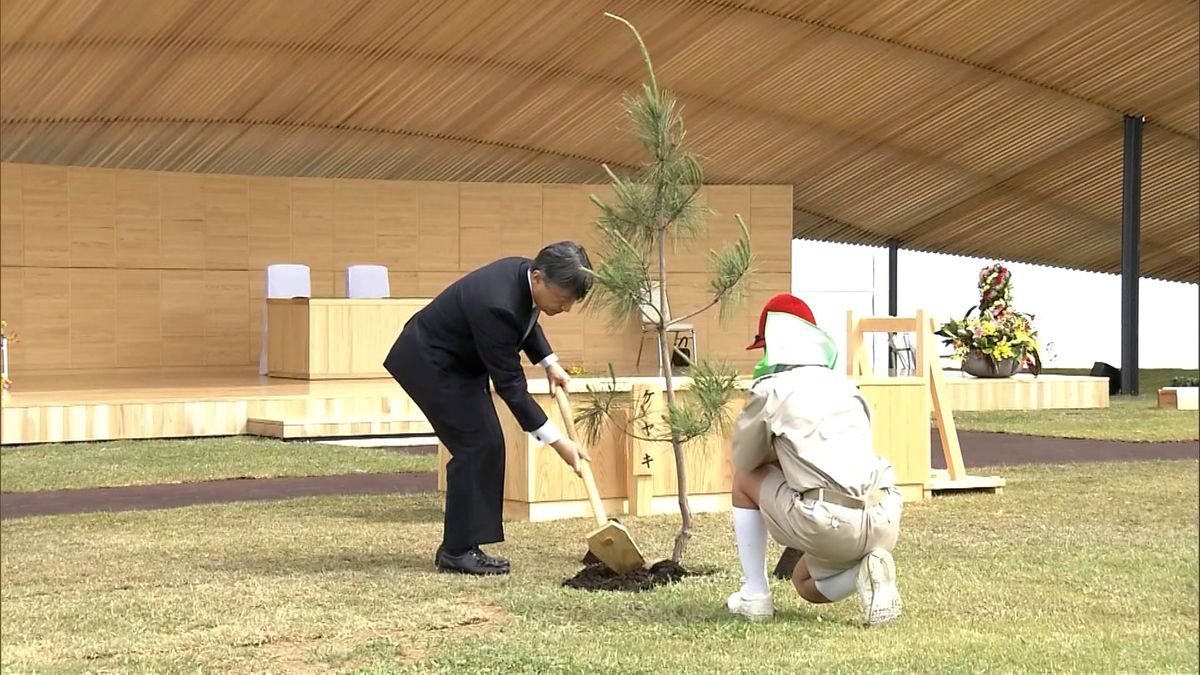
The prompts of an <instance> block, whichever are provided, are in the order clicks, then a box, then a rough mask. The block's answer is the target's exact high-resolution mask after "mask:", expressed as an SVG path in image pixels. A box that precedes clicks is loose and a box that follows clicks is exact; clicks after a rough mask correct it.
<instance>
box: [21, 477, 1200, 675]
mask: <svg viewBox="0 0 1200 675" xmlns="http://www.w3.org/2000/svg"><path fill="white" fill-rule="evenodd" d="M1197 469H1198V465H1197V462H1195V461H1179V462H1144V463H1131V464H1103V463H1088V464H1079V465H1072V466H1027V467H1005V468H1002V469H999V470H996V469H991V470H987V469H981V470H980V471H979V472H980V473H990V472H996V473H999V474H1000V475H1003V476H1005V478H1007V479H1008V486H1007V488H1006V490H1005V493H1004V494H1003V495H1002V496H991V495H969V494H963V495H955V496H948V497H939V498H935V499H934V500H932V501H931V502H928V503H925V504H914V505H908V506H907V507H906V510H905V514H904V524H903V531H902V534H901V540H900V544H899V546H898V548H897V551H896V558H897V564H898V567H899V571H900V575H901V584H902V586H901V590H902V592H903V594H904V599H905V611H906V614H905V617H904V619H903V620H902V622H901V623H900V624H898V625H896V626H893V627H888V628H883V629H863V628H860V627H858V626H857V624H856V621H857V620H858V618H859V608H858V603H857V600H855V599H850V600H846V601H843V602H841V603H837V604H834V605H827V606H820V607H815V606H810V605H807V604H806V603H804V602H803V601H801V600H799V599H798V598H797V597H796V596H795V594H794V592H792V591H790V590H789V588H788V587H787V586H785V585H784V584H783V583H782V582H776V581H773V590H774V592H775V597H776V610H777V616H776V620H775V621H773V622H769V623H764V624H753V625H752V624H747V623H744V622H743V621H741V620H736V619H734V618H732V617H729V616H727V615H726V612H725V609H724V602H725V596H726V595H727V594H728V593H729V592H731V591H732V590H734V589H735V588H736V587H737V586H738V584H739V577H740V572H739V568H738V563H737V553H736V550H735V548H734V543H733V538H732V531H731V526H730V518H729V514H728V513H724V514H707V515H700V516H698V518H697V525H696V539H695V541H694V544H693V546H692V548H691V550H690V551H689V557H688V559H687V560H686V562H687V563H688V564H689V565H690V566H694V567H697V568H708V569H709V570H710V571H711V573H710V574H708V575H707V576H701V577H695V578H690V579H687V580H685V581H684V582H682V583H681V584H678V585H675V586H671V587H663V588H660V589H657V590H655V591H652V592H649V593H645V594H636V595H627V594H592V593H587V592H583V591H574V590H568V589H564V588H562V587H561V586H560V583H561V581H562V580H563V579H564V578H566V577H568V576H570V575H572V574H574V573H575V572H576V571H577V570H578V564H577V560H578V557H579V556H580V555H581V554H582V553H583V549H584V544H583V535H584V533H585V532H586V531H587V530H588V527H589V525H588V521H586V520H583V519H577V520H571V521H565V522H553V523H538V524H533V523H514V524H511V525H509V527H508V538H509V541H508V542H507V543H505V544H503V545H500V546H496V547H494V549H493V550H494V552H496V553H499V554H501V555H507V556H509V557H511V559H512V560H513V565H514V567H513V574H512V575H511V576H510V577H507V578H490V579H477V578H468V577H458V576H445V575H438V574H436V573H434V572H433V571H432V570H431V563H430V559H431V555H432V552H433V547H434V545H435V544H436V542H437V540H438V538H439V536H440V530H441V520H440V512H439V511H438V508H437V501H436V498H435V497H434V496H433V495H419V496H405V497H355V498H313V499H300V500H293V501H289V502H279V503H270V504H235V505H220V506H203V507H192V508H186V509H179V510H172V511H158V512H130V513H118V514H94V515H82V516H80V515H75V516H51V517H40V518H27V519H19V520H9V521H4V522H3V523H0V535H2V537H3V561H2V574H0V597H2V600H3V607H4V611H3V613H2V618H0V623H2V628H0V647H2V650H0V651H2V657H0V659H2V662H3V663H2V666H3V669H4V670H5V671H13V672H15V671H20V672H30V671H54V672H83V671H85V670H86V671H97V670H108V671H112V670H119V671H122V672H131V671H153V672H185V671H186V672H197V671H203V672H246V671H258V672H262V671H266V670H273V671H275V672H280V671H285V672H297V671H313V670H325V669H336V670H339V671H346V670H355V669H361V670H364V671H369V672H383V673H387V672H446V673H467V672H488V673H504V672H623V673H624V672H628V673H661V672H666V673H674V672H680V673H684V672H748V671H753V672H792V671H795V670H797V669H800V670H804V671H806V672H880V671H902V672H913V671H922V672H927V671H929V672H946V671H954V672H977V671H981V670H1002V671H1013V670H1020V671H1031V672H1049V671H1076V672H1112V671H1124V672H1139V673H1145V672H1196V671H1197V669H1198V668H1200V659H1198V656H1197V649H1198V647H1200V645H1198V642H1197V628H1196V626H1197V616H1198V612H1200V605H1198V600H1197V593H1198V590H1197V574H1198V571H1200V569H1198V563H1197V560H1198V542H1197V538H1196V531H1197V525H1198V518H1197V509H1196V503H1197V499H1198V497H1200V495H1198V490H1197V478H1198V472H1197ZM624 522H625V523H626V524H627V525H628V526H629V527H630V530H631V531H632V532H633V534H634V536H635V537H636V539H637V540H638V541H639V543H641V545H642V547H643V549H645V550H647V551H648V552H649V553H650V554H651V555H654V554H662V553H665V552H667V551H668V550H669V544H670V539H671V535H672V533H673V530H674V527H675V524H676V520H675V519H674V518H672V517H669V516H664V517H656V518H628V519H625V521H624ZM770 554H771V556H772V560H771V562H772V563H773V562H774V556H777V555H778V548H777V547H775V546H774V545H772V549H771V552H770Z"/></svg>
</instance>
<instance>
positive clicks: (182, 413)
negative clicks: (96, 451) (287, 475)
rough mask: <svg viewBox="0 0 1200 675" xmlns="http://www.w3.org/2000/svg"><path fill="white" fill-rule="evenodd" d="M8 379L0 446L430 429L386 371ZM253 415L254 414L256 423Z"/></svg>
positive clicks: (216, 371) (215, 371)
mask: <svg viewBox="0 0 1200 675" xmlns="http://www.w3.org/2000/svg"><path fill="white" fill-rule="evenodd" d="M14 380H15V382H14V389H13V391H12V396H11V397H10V398H9V400H8V402H6V403H5V404H4V407H3V409H2V410H0V442H3V443H4V444H5V445H9V444H20V443H57V442H65V441H101V440H114V439H126V438H182V437H193V436H229V435H236V434H246V433H264V434H266V435H271V436H276V437H283V438H302V437H309V438H313V437H327V436H352V435H358V432H360V431H361V432H362V433H363V435H386V434H408V433H414V434H428V433H429V432H430V428H429V423H428V422H427V421H426V420H425V418H424V416H423V415H422V414H421V411H420V410H419V409H418V408H417V407H416V406H415V405H414V404H413V403H412V401H411V400H409V399H408V397H407V396H405V394H404V391H403V390H402V389H400V387H399V386H398V385H397V384H396V383H395V382H393V381H392V380H390V379H371V380H334V381H304V380H289V379H280V378H270V377H265V376H260V375H259V374H258V373H257V369H256V368H255V367H254V366H246V367H238V368H173V369H159V370H153V371H146V370H113V371H105V372H91V373H80V372H74V373H67V374H64V373H22V374H21V375H20V378H19V379H17V378H15V377H14ZM251 420H256V422H255V429H254V430H251V424H250V421H251ZM281 434H282V435H281Z"/></svg>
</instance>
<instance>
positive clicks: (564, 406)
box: [553, 387, 646, 574]
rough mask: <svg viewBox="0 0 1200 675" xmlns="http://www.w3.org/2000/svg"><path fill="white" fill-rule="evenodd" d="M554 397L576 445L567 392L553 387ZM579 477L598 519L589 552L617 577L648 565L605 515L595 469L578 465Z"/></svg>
mask: <svg viewBox="0 0 1200 675" xmlns="http://www.w3.org/2000/svg"><path fill="white" fill-rule="evenodd" d="M553 389H554V398H556V399H557V400H558V412H559V413H560V414H561V415H562V418H563V424H565V425H566V427H567V437H568V438H570V439H571V440H572V441H575V442H576V443H578V442H579V440H578V439H577V438H576V437H575V417H574V416H573V415H572V414H571V403H570V402H569V401H568V400H567V393H566V392H565V391H563V390H562V389H561V388H559V387H553ZM579 468H580V476H581V477H582V478H583V484H584V485H585V486H586V487H587V492H588V501H590V502H591V504H592V515H593V516H595V517H596V525H598V526H599V527H597V528H596V529H595V530H593V531H591V532H589V533H588V535H587V544H588V550H589V551H591V552H592V555H594V556H596V557H597V558H599V559H600V562H602V563H604V564H605V565H607V566H608V568H609V569H611V570H612V571H614V572H616V573H617V574H625V573H626V572H632V571H633V570H636V569H641V568H643V567H645V566H646V559H645V558H644V557H642V552H641V551H640V550H638V547H637V544H635V543H633V538H632V537H630V536H629V530H626V529H625V526H624V525H622V524H620V523H618V522H615V521H612V520H609V519H608V516H607V515H605V513H604V504H602V503H601V502H600V492H599V491H598V490H597V489H596V479H595V478H593V477H592V467H591V465H590V463H589V462H588V461H587V460H583V459H581V460H580V462H579Z"/></svg>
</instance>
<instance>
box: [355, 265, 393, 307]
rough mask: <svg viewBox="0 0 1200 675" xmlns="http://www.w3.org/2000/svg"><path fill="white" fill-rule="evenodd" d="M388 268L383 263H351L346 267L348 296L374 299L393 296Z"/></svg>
mask: <svg viewBox="0 0 1200 675" xmlns="http://www.w3.org/2000/svg"><path fill="white" fill-rule="evenodd" d="M391 295H392V290H391V286H390V285H389V283H388V268H386V267H384V266H383V265H351V266H349V267H347V268H346V297H347V298H360V299H369V300H374V299H376V298H387V297H391Z"/></svg>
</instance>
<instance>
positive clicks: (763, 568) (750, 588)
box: [733, 506, 771, 598]
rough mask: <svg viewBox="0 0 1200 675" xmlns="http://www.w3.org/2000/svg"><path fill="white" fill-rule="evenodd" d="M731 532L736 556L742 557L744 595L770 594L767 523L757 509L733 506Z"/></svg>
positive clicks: (752, 596) (757, 596) (760, 595)
mask: <svg viewBox="0 0 1200 675" xmlns="http://www.w3.org/2000/svg"><path fill="white" fill-rule="evenodd" d="M733 534H734V536H735V537H736V538H737V547H738V557H740V558H741V559H742V574H744V575H745V577H746V585H745V586H742V591H743V593H744V595H745V596H746V597H750V598H759V597H762V596H764V595H769V594H770V592H771V591H770V587H769V586H768V585H767V523H766V521H764V520H763V517H762V513H761V512H760V511H759V510H758V509H743V508H741V507H738V506H735V507H733Z"/></svg>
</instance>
